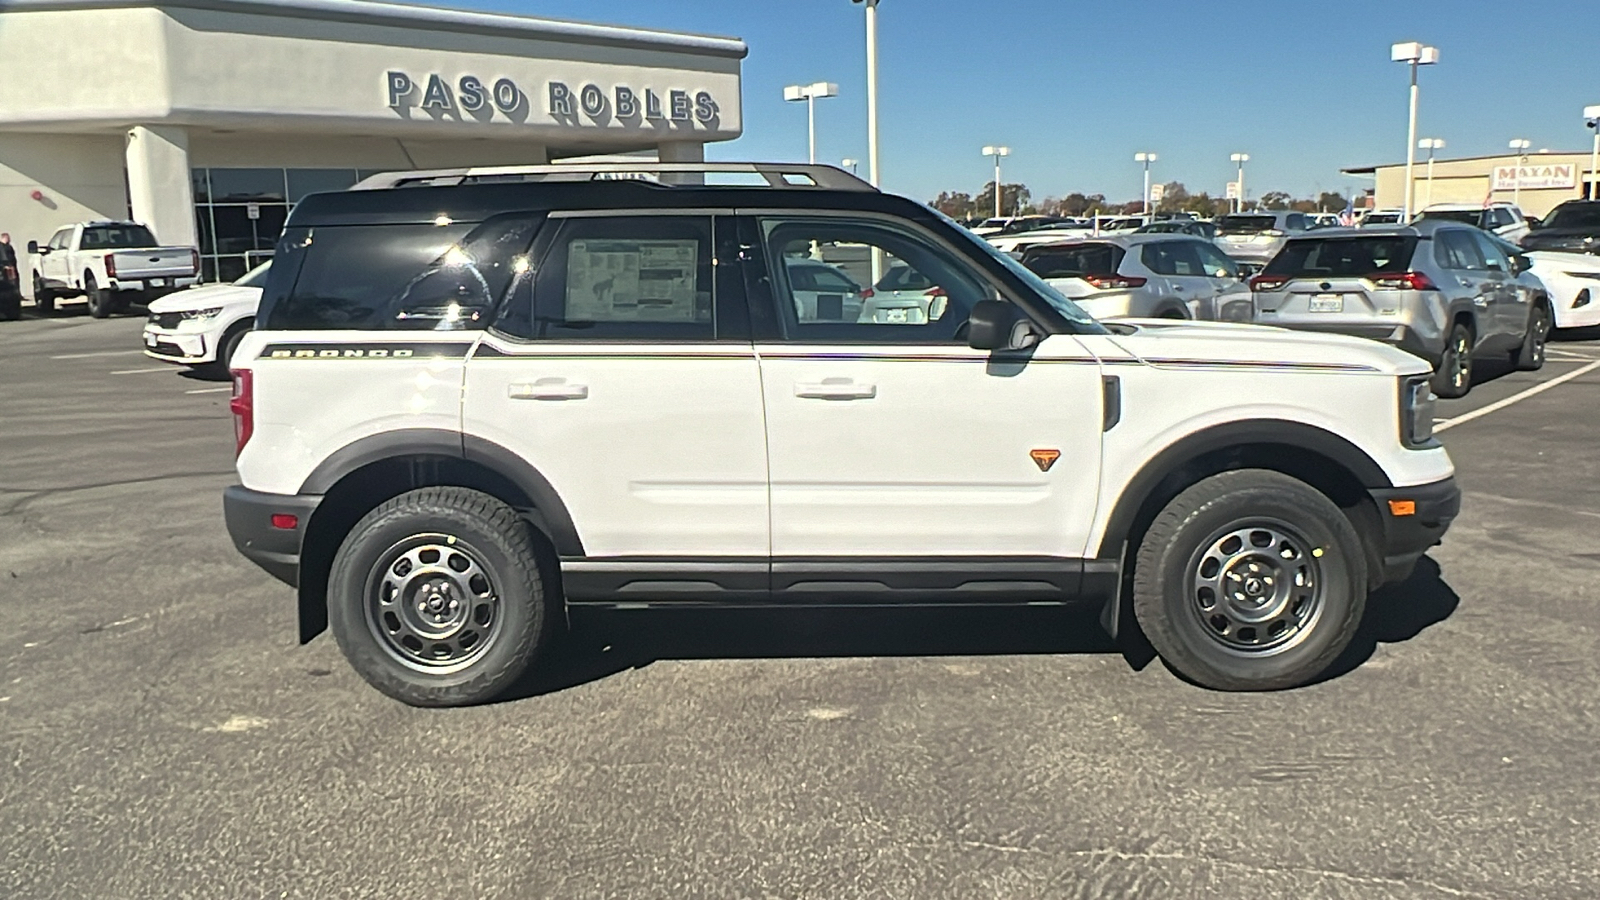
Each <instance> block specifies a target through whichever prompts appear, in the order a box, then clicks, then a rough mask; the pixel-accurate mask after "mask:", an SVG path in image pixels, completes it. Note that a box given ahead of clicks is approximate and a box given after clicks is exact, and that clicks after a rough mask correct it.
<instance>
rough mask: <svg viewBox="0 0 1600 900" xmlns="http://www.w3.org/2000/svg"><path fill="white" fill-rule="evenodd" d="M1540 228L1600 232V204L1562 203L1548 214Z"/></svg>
mask: <svg viewBox="0 0 1600 900" xmlns="http://www.w3.org/2000/svg"><path fill="white" fill-rule="evenodd" d="M1539 227H1540V228H1592V229H1595V230H1597V231H1600V203H1595V202H1590V203H1563V204H1561V205H1560V206H1558V207H1556V208H1555V209H1554V210H1552V211H1551V212H1550V215H1549V216H1548V217H1546V218H1545V220H1544V222H1542V223H1540V225H1539Z"/></svg>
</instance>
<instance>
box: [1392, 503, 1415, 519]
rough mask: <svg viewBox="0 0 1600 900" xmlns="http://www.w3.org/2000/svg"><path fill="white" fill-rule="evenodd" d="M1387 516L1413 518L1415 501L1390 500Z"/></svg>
mask: <svg viewBox="0 0 1600 900" xmlns="http://www.w3.org/2000/svg"><path fill="white" fill-rule="evenodd" d="M1389 514H1390V515H1392V516H1414V515H1416V514H1417V501H1415V500H1390V501H1389Z"/></svg>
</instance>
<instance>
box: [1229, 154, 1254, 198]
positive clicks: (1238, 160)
mask: <svg viewBox="0 0 1600 900" xmlns="http://www.w3.org/2000/svg"><path fill="white" fill-rule="evenodd" d="M1228 161H1229V162H1232V163H1234V164H1236V165H1237V166H1238V167H1239V180H1238V181H1236V182H1234V189H1233V190H1234V197H1233V211H1234V212H1240V211H1241V210H1243V209H1244V164H1245V163H1247V162H1249V161H1250V154H1248V153H1235V154H1233V155H1232V156H1230V157H1228Z"/></svg>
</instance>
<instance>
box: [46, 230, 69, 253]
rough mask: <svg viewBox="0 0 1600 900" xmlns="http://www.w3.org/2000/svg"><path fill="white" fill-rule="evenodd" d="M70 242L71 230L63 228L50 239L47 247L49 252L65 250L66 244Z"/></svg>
mask: <svg viewBox="0 0 1600 900" xmlns="http://www.w3.org/2000/svg"><path fill="white" fill-rule="evenodd" d="M71 240H72V229H71V228H63V229H61V230H60V231H58V232H56V233H55V234H54V235H53V236H52V237H51V238H50V243H49V244H48V245H47V246H49V248H50V249H51V250H65V249H67V244H68V242H70V241H71Z"/></svg>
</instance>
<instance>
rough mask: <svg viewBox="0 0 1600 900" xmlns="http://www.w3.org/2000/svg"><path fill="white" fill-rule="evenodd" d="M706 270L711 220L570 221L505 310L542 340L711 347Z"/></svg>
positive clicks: (636, 218) (711, 302) (713, 332)
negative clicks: (677, 343) (705, 344)
mask: <svg viewBox="0 0 1600 900" xmlns="http://www.w3.org/2000/svg"><path fill="white" fill-rule="evenodd" d="M711 263H712V253H711V220H710V219H709V218H705V217H700V216H628V217H618V218H594V219H568V220H565V221H564V222H562V223H560V231H559V232H558V233H557V235H556V238H555V241H554V243H553V244H552V245H551V247H550V249H549V250H548V252H546V253H545V255H544V260H543V262H542V263H541V264H540V265H539V267H538V270H537V274H536V276H535V277H534V278H532V279H530V280H526V281H519V282H518V283H517V284H516V285H515V286H514V288H513V291H512V294H511V299H510V301H509V306H510V308H511V309H512V310H513V311H514V312H513V314H512V316H513V321H516V322H517V323H518V325H517V331H518V332H519V333H523V336H526V337H532V338H535V339H540V340H574V341H595V340H631V341H639V340H645V341H709V340H714V339H715V338H716V327H715V324H714V311H715V309H714V297H713V288H712V269H711ZM513 267H515V265H514V266H513ZM529 304H531V320H526V321H527V324H526V326H523V325H522V324H521V322H522V321H524V319H523V317H524V316H526V315H527V312H525V311H524V310H525V309H527V308H529ZM524 332H525V333H524Z"/></svg>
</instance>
